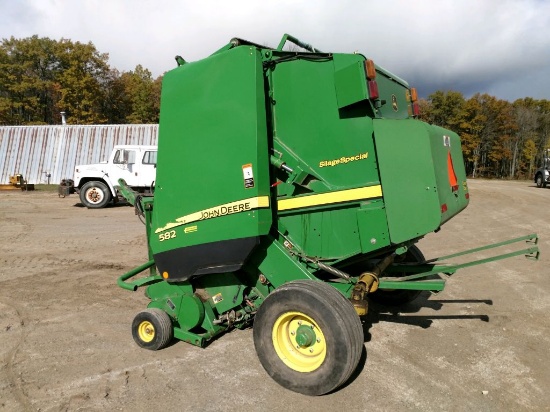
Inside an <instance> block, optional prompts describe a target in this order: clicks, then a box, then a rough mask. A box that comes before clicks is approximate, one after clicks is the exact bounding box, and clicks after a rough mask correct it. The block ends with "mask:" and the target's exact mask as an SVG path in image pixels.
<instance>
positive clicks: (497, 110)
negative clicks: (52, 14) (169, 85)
mask: <svg viewBox="0 0 550 412" xmlns="http://www.w3.org/2000/svg"><path fill="white" fill-rule="evenodd" d="M161 80H162V76H159V77H158V78H156V79H153V77H152V75H151V72H150V71H149V70H147V69H146V68H144V67H142V66H141V65H138V66H136V68H135V69H134V70H132V71H128V72H119V71H118V70H117V69H114V68H111V67H110V66H109V63H108V55H107V54H105V53H100V52H99V51H98V50H97V49H96V47H95V46H94V45H93V43H91V42H90V43H87V44H83V43H80V42H73V41H71V40H67V39H61V40H51V39H49V38H40V37H38V36H36V35H35V36H32V37H29V38H25V39H15V38H13V37H11V38H10V39H3V40H2V42H1V44H0V125H39V124H59V123H60V121H61V116H60V112H65V113H66V119H67V123H69V124H102V123H108V124H128V123H158V116H159V107H160V86H161ZM420 106H421V119H422V120H425V121H427V122H429V123H432V124H436V125H439V126H442V127H445V128H447V129H450V130H452V131H454V132H456V133H458V134H459V135H460V136H461V138H462V148H463V151H464V161H465V165H466V171H467V173H468V175H469V176H473V177H478V176H483V177H500V178H521V177H528V178H530V177H531V176H532V175H533V172H534V170H535V169H536V168H537V167H538V166H540V164H541V163H542V158H543V156H544V155H545V154H546V149H547V148H549V147H550V141H549V139H550V101H548V100H534V99H531V98H528V97H527V98H524V99H519V100H516V101H515V102H513V103H510V102H508V101H506V100H500V99H497V98H496V97H493V96H490V95H488V94H476V95H474V96H472V97H471V98H469V99H466V98H465V97H464V96H463V95H462V93H460V92H457V91H437V92H435V93H433V94H431V95H430V96H428V98H427V99H422V100H421V101H420Z"/></svg>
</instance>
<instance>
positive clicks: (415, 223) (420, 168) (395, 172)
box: [373, 119, 441, 244]
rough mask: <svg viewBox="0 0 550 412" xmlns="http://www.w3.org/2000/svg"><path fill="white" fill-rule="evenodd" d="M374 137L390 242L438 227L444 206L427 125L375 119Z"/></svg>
mask: <svg viewBox="0 0 550 412" xmlns="http://www.w3.org/2000/svg"><path fill="white" fill-rule="evenodd" d="M373 124H374V140H375V144H376V153H377V155H378V165H379V168H380V180H381V183H382V191H383V195H384V201H385V204H386V214H387V219H388V228H389V233H390V239H391V242H392V243H394V244H399V243H401V242H405V241H408V240H411V239H415V238H418V237H420V236H423V235H425V234H426V233H429V232H432V231H434V230H436V229H437V228H438V227H439V225H440V223H441V205H440V201H439V195H438V187H437V181H436V176H435V170H434V162H433V159H432V148H431V141H430V134H429V133H428V131H427V129H426V126H427V125H426V124H424V123H422V122H419V121H416V120H391V119H375V120H374V121H373Z"/></svg>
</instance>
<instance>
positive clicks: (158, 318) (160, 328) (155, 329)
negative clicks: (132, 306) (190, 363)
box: [132, 309, 174, 350]
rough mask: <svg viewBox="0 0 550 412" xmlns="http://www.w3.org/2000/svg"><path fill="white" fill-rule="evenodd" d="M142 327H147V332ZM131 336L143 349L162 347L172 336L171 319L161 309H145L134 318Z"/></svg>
mask: <svg viewBox="0 0 550 412" xmlns="http://www.w3.org/2000/svg"><path fill="white" fill-rule="evenodd" d="M151 327H152V330H151ZM144 329H148V330H147V332H145V331H144ZM144 334H145V335H144ZM132 336H133V338H134V341H135V342H136V343H137V344H138V346H140V347H142V348H144V349H149V350H159V349H162V348H164V347H166V345H168V344H169V343H170V341H171V340H172V338H173V336H174V329H173V326H172V320H171V319H170V316H168V314H167V313H166V312H164V311H163V310H161V309H146V310H144V311H142V312H140V313H138V314H137V315H136V317H135V318H134V321H133V322H132ZM144 336H146V337H144Z"/></svg>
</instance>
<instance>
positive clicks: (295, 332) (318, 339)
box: [272, 312, 327, 372]
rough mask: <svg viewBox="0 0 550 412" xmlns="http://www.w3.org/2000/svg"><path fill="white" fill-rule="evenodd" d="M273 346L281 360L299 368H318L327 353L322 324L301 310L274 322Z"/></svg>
mask: <svg viewBox="0 0 550 412" xmlns="http://www.w3.org/2000/svg"><path fill="white" fill-rule="evenodd" d="M272 336H273V346H274V348H275V351H276V352H277V355H278V356H279V358H280V359H281V361H282V362H283V363H284V364H285V365H287V366H288V367H289V368H291V369H293V370H295V371H298V372H312V371H314V370H316V369H318V368H319V367H320V366H321V365H322V364H323V362H324V360H325V358H326V356H327V346H326V342H325V336H324V335H323V332H322V330H321V328H320V327H319V325H318V324H317V323H316V322H315V320H313V319H312V318H311V317H309V316H308V315H306V314H304V313H301V312H286V313H284V314H282V315H281V316H279V318H278V319H277V321H276V322H275V324H274V325H273V332H272Z"/></svg>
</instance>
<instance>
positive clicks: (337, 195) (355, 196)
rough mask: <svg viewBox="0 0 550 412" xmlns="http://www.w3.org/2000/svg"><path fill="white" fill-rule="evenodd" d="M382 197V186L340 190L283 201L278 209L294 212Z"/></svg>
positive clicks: (278, 203) (279, 203)
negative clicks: (299, 209)
mask: <svg viewBox="0 0 550 412" xmlns="http://www.w3.org/2000/svg"><path fill="white" fill-rule="evenodd" d="M381 196H382V186H380V185H376V186H369V187H360V188H357V189H349V190H340V191H338V192H330V193H322V194H320V195H309V196H302V197H295V198H292V199H283V200H279V201H278V202H277V205H278V209H279V210H280V211H282V210H292V209H298V208H302V207H312V206H321V205H329V204H332V203H341V202H352V201H354V200H364V199H372V198H374V197H381Z"/></svg>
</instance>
